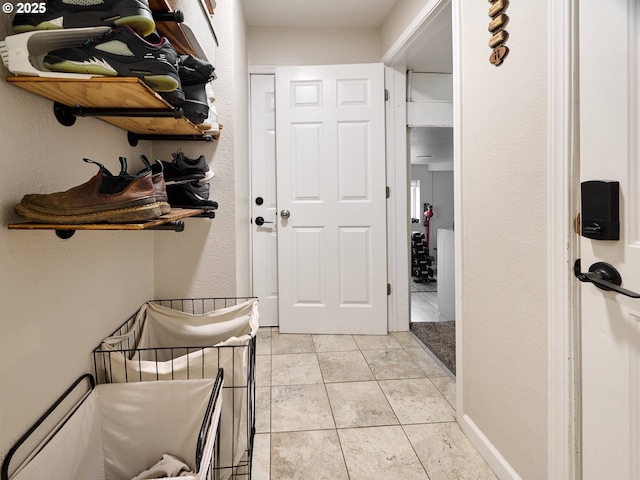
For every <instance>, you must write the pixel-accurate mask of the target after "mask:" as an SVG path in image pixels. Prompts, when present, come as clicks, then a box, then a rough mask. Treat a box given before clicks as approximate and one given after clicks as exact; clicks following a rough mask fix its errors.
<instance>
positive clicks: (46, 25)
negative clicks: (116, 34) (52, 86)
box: [13, 0, 155, 36]
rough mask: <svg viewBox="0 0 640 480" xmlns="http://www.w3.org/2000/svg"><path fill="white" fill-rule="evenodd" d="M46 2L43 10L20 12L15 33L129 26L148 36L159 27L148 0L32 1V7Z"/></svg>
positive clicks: (16, 17)
mask: <svg viewBox="0 0 640 480" xmlns="http://www.w3.org/2000/svg"><path fill="white" fill-rule="evenodd" d="M43 4H44V11H43V12H40V11H38V12H37V13H18V14H16V15H15V17H13V32H14V33H23V32H30V31H32V30H53V29H61V28H81V27H101V26H109V27H115V26H120V25H129V26H131V27H132V28H133V29H135V30H136V31H138V32H139V33H140V34H141V35H143V36H144V35H148V34H150V33H151V32H153V30H154V29H155V22H154V20H153V15H152V14H151V9H150V8H149V3H148V1H147V0H47V1H46V2H40V3H29V5H31V6H32V8H33V6H34V5H36V6H37V5H43ZM25 5H27V3H25Z"/></svg>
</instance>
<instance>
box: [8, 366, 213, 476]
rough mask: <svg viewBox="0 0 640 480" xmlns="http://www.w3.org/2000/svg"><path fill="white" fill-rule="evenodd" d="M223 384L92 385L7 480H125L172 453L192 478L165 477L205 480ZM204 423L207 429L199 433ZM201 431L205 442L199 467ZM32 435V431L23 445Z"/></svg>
mask: <svg viewBox="0 0 640 480" xmlns="http://www.w3.org/2000/svg"><path fill="white" fill-rule="evenodd" d="M221 380H222V379H221V378H220V384H219V385H215V384H216V380H211V379H205V380H189V381H186V380H179V381H175V382H144V383H128V384H104V385H98V386H96V387H95V388H94V389H93V390H90V393H89V392H87V396H85V398H84V400H83V401H82V403H81V404H80V405H79V406H78V407H77V410H75V411H73V412H72V413H71V414H70V416H68V417H67V418H66V419H65V420H63V421H62V422H60V424H59V425H58V428H57V429H54V432H53V434H52V435H50V436H49V437H48V438H46V439H45V441H43V442H42V445H44V446H42V448H41V449H40V450H39V451H38V450H36V452H35V454H32V455H31V456H28V457H27V460H26V462H25V463H23V464H22V465H20V466H19V467H18V468H17V469H16V471H15V472H14V473H13V474H12V475H11V476H9V477H7V478H10V479H11V480H89V479H91V480H94V479H95V480H130V479H131V478H133V477H135V476H137V475H139V474H140V473H141V472H144V471H145V470H147V469H149V468H150V467H151V466H153V465H154V464H156V463H157V462H158V461H159V460H160V459H161V458H162V456H163V455H165V454H170V455H173V456H175V457H178V458H179V459H180V460H182V461H183V462H184V463H186V464H187V465H188V467H189V470H190V472H192V473H190V474H188V475H186V476H179V477H164V478H176V479H177V478H179V479H181V480H184V479H190V480H204V479H206V478H208V473H209V467H210V466H211V462H212V455H213V450H214V444H215V442H216V432H217V429H218V422H219V418H220V414H221V409H222V396H221V395H220V389H221V386H222V383H221ZM75 385H77V384H75ZM67 393H68V392H67ZM56 406H57V404H56ZM49 413H51V411H49V412H47V414H45V416H43V418H41V420H43V419H45V418H46V415H48V414H49ZM203 424H204V425H208V429H207V428H206V427H205V429H204V430H203V429H202V427H203ZM36 425H39V424H36ZM201 430H202V432H203V434H206V436H205V437H204V439H203V443H202V445H204V447H203V448H202V449H201V457H200V462H199V465H198V464H197V460H196V450H197V448H196V447H197V444H198V440H199V435H200V432H201ZM33 433H34V430H30V431H29V433H28V434H27V438H28V435H32V434H33ZM25 445H26V443H25ZM16 446H19V444H18V445H16ZM13 453H15V452H13V451H12V452H11V454H12V455H13ZM10 460H11V458H9V459H8V460H5V463H7V461H10ZM198 466H199V467H200V468H198ZM5 468H6V470H7V471H8V469H9V467H8V464H7V465H6V467H5V465H3V478H5V473H6V472H5Z"/></svg>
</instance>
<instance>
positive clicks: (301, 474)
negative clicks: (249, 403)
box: [271, 430, 349, 480]
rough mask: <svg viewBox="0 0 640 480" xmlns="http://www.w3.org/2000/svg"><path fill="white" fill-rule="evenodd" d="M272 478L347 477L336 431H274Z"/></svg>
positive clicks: (316, 479)
mask: <svg viewBox="0 0 640 480" xmlns="http://www.w3.org/2000/svg"><path fill="white" fill-rule="evenodd" d="M271 458H272V460H271V478H273V479H274V480H276V479H277V480H311V479H313V480H349V477H348V475H347V469H346V466H345V464H344V460H343V458H342V451H341V450H340V442H339V441H338V435H337V432H336V431H335V430H324V431H320V430H315V431H306V432H286V433H274V434H273V435H272V440H271Z"/></svg>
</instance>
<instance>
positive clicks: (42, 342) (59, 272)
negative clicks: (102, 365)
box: [0, 15, 176, 459]
mask: <svg viewBox="0 0 640 480" xmlns="http://www.w3.org/2000/svg"><path fill="white" fill-rule="evenodd" d="M9 29H10V16H8V15H0V38H4V37H5V36H6V34H7V32H8V31H9ZM0 70H1V72H0V74H1V76H2V80H0V104H2V110H1V111H0V143H1V144H2V175H0V192H2V195H1V196H0V202H1V208H0V226H1V228H0V265H2V267H0V268H1V272H2V273H0V304H1V305H2V312H1V313H0V331H2V334H1V335H0V385H1V388H0V459H2V458H4V456H5V455H6V452H7V450H8V449H9V448H10V446H11V445H12V444H13V442H14V441H15V440H17V438H18V437H19V436H20V435H21V434H22V433H24V431H25V430H26V429H27V427H28V426H29V425H30V424H31V423H32V422H33V421H35V420H36V418H37V417H38V416H39V415H40V414H42V412H44V410H45V409H46V408H47V407H48V406H49V405H50V404H51V403H52V402H53V401H54V400H55V398H57V396H58V395H60V394H61V393H62V392H63V391H64V390H65V389H66V388H67V387H68V386H69V385H70V384H71V383H72V382H73V380H75V378H76V377H77V376H79V375H80V374H82V373H84V372H88V371H90V370H91V365H92V363H91V362H92V359H91V352H92V351H93V349H94V348H95V347H96V346H97V345H98V343H99V342H100V340H102V339H103V338H104V337H105V336H107V335H109V334H110V333H111V332H112V331H113V330H114V329H115V328H116V327H117V326H119V325H120V324H121V323H122V322H123V321H124V320H125V319H126V318H127V317H128V316H129V315H131V314H132V313H133V312H134V311H135V310H136V309H137V308H138V307H139V306H140V304H141V303H142V302H144V301H146V300H147V299H149V298H150V297H152V296H153V273H154V270H153V239H154V236H155V235H159V236H162V235H169V236H171V235H176V234H175V233H172V232H106V231H86V232H81V231H79V232H76V234H75V235H74V236H73V237H72V238H70V239H68V240H61V239H59V238H58V237H56V235H55V234H54V232H53V231H26V230H8V229H7V224H9V223H12V222H16V221H20V220H21V219H20V218H19V217H18V216H17V215H15V214H14V213H13V207H14V205H15V204H16V203H18V202H19V201H20V199H21V198H22V196H23V195H25V194H28V193H51V192H54V191H60V190H67V189H68V188H71V187H73V186H75V185H79V184H81V183H84V182H85V181H87V180H89V179H90V178H91V177H93V176H94V175H95V174H96V173H97V168H96V167H95V166H93V165H88V164H86V163H84V162H83V161H82V158H83V157H88V158H91V159H93V160H96V161H99V162H101V163H103V164H105V165H106V166H107V167H108V168H109V169H110V170H111V171H112V172H114V173H117V172H118V171H119V168H120V167H119V164H118V157H119V156H125V157H127V158H129V160H130V165H131V168H130V171H137V169H138V168H141V167H142V165H141V164H140V162H139V161H138V160H137V158H138V155H139V154H141V153H142V154H146V155H150V154H151V143H150V142H141V143H140V145H139V146H138V147H136V148H132V147H130V146H129V144H128V143H127V137H126V133H125V132H123V131H122V130H119V129H117V128H115V127H112V126H110V125H108V124H106V123H104V122H102V121H100V120H98V119H95V118H78V119H77V122H76V124H75V125H74V126H72V127H63V126H62V125H60V124H59V123H58V122H57V121H56V120H55V117H54V116H53V109H52V102H51V101H49V100H46V99H43V98H41V97H38V96H36V95H34V94H31V93H28V92H26V91H23V90H21V89H19V88H17V87H15V86H12V85H9V84H8V83H6V82H5V81H4V78H5V77H6V75H7V74H8V72H7V71H6V69H5V68H4V65H2V66H1V67H0Z"/></svg>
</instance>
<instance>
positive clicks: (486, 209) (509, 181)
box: [456, 1, 549, 480]
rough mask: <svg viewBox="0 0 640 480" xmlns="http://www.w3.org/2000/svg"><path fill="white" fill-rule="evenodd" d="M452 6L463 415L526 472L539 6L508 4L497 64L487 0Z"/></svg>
mask: <svg viewBox="0 0 640 480" xmlns="http://www.w3.org/2000/svg"><path fill="white" fill-rule="evenodd" d="M458 4H459V9H460V13H461V20H462V24H461V28H460V30H461V32H462V33H461V38H460V40H461V59H460V66H461V71H460V74H461V83H460V90H461V95H462V96H461V98H460V105H461V112H462V116H461V129H460V132H458V133H459V135H460V138H461V144H460V152H459V156H460V159H459V162H460V171H459V172H457V173H456V174H457V175H459V176H460V177H459V178H460V180H459V182H460V183H459V184H460V185H461V195H462V198H461V206H460V210H459V211H460V212H461V218H460V219H456V232H457V233H458V235H459V244H460V245H461V252H462V255H461V258H460V261H461V269H462V272H463V275H462V278H461V279H460V285H461V287H462V288H461V290H459V291H457V292H456V293H457V295H459V297H460V305H461V307H462V308H461V311H460V312H458V314H459V315H460V317H461V318H462V332H463V338H462V344H463V360H462V371H463V377H462V388H463V392H464V411H465V413H466V414H467V416H468V418H469V419H470V420H471V421H473V422H474V423H475V425H476V426H477V427H478V428H479V430H480V431H481V432H482V433H483V434H484V435H485V436H486V437H487V438H488V440H489V441H490V442H491V443H492V444H493V445H494V446H495V447H496V448H497V449H498V451H499V453H500V454H501V455H502V456H503V457H504V458H505V459H506V461H507V462H508V463H509V464H510V466H511V467H513V469H515V471H516V472H517V474H518V475H519V476H520V477H521V478H523V479H532V480H533V479H536V480H537V479H542V478H546V477H547V461H548V460H547V431H548V429H547V404H548V402H547V395H548V375H547V367H548V365H547V362H548V359H547V356H548V351H547V321H548V320H547V305H548V297H547V265H548V246H547V224H548V219H547V218H546V212H547V191H548V165H547V163H548V162H547V158H548V153H547V152H548V150H547V142H548V135H547V128H548V121H549V120H548V117H547V99H548V65H547V62H548V52H547V51H546V48H547V44H548V42H547V40H548V38H547V35H548V33H547V30H546V26H547V24H548V21H547V3H546V2H511V3H510V4H509V9H508V12H507V13H508V16H509V24H508V26H507V30H508V31H509V40H508V47H509V49H510V51H511V52H510V53H509V56H508V57H507V58H506V59H505V61H504V63H503V65H501V66H499V67H495V66H493V65H492V64H491V63H489V54H490V53H491V50H490V49H489V47H488V46H487V42H488V40H489V33H488V32H487V25H488V21H489V19H488V17H487V8H488V7H487V3H486V2H468V1H458ZM488 167H490V168H488ZM456 168H458V167H457V166H456Z"/></svg>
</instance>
